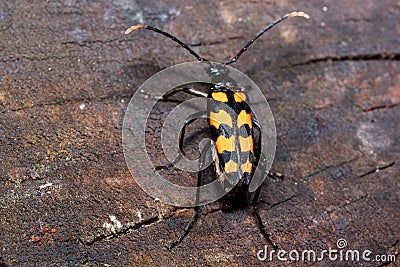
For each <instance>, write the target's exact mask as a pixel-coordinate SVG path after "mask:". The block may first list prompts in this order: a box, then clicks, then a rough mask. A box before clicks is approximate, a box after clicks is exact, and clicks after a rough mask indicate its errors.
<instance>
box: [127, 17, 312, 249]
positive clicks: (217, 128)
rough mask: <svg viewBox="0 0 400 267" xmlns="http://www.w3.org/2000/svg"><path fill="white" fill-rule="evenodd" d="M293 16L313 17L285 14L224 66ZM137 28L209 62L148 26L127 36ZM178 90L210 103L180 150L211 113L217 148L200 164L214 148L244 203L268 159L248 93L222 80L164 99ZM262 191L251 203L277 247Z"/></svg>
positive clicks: (189, 120) (219, 164)
mask: <svg viewBox="0 0 400 267" xmlns="http://www.w3.org/2000/svg"><path fill="white" fill-rule="evenodd" d="M291 17H304V18H306V19H309V18H310V16H309V15H308V14H306V13H304V12H291V13H289V14H286V15H284V16H283V17H281V18H279V19H277V20H275V21H274V22H272V23H270V24H268V25H267V26H266V27H265V28H263V29H262V30H261V31H259V32H258V33H257V34H256V35H255V36H254V37H253V38H252V39H251V40H249V41H248V42H247V43H246V44H245V45H244V46H243V47H242V48H241V49H240V51H239V52H238V53H237V54H236V55H235V56H234V57H232V58H230V59H228V60H227V61H225V63H224V65H229V64H231V63H234V62H236V61H237V60H238V59H239V57H240V56H241V55H242V54H243V53H244V52H245V51H246V50H247V49H248V48H249V47H250V46H251V45H252V44H253V43H254V42H255V41H256V40H257V39H258V38H260V37H261V36H262V35H263V34H264V33H265V32H266V31H268V30H269V29H271V28H272V27H274V26H275V25H277V24H278V23H280V22H282V21H284V20H285V19H287V18H291ZM137 29H146V30H151V31H154V32H157V33H159V34H162V35H164V36H165V37H167V38H169V39H172V40H173V41H174V42H176V43H178V44H179V45H180V46H182V47H183V48H184V49H186V50H187V51H189V53H190V54H192V55H193V56H195V57H196V58H197V60H199V61H208V60H207V59H205V58H203V57H201V56H199V55H198V54H197V53H196V52H194V51H193V50H192V49H191V48H190V47H189V46H188V45H187V44H185V43H184V42H182V41H181V40H179V39H178V38H177V37H175V36H173V35H171V34H169V33H167V32H165V31H163V30H160V29H158V28H154V27H152V26H149V25H144V24H137V25H134V26H131V27H130V28H128V29H127V30H126V31H125V34H129V33H130V32H132V31H135V30H137ZM218 71H222V72H223V70H218ZM222 77H223V75H222ZM178 91H183V92H185V93H188V94H191V95H194V96H200V97H207V98H208V99H209V101H208V104H207V111H200V112H198V113H195V114H193V115H192V116H189V117H188V118H187V119H186V121H185V124H184V126H183V128H182V130H181V132H180V138H179V149H180V151H182V146H183V140H184V135H185V129H186V126H187V125H189V124H191V123H192V122H193V121H195V120H196V118H198V117H200V116H202V115H205V114H206V113H208V118H209V119H208V122H209V128H210V132H211V139H212V140H213V141H214V146H211V144H208V146H205V147H204V148H203V149H202V151H201V156H200V160H199V165H200V167H201V165H202V164H204V160H205V159H204V155H205V154H206V152H207V150H208V149H210V148H211V149H212V152H213V156H214V165H215V169H216V172H217V174H220V173H221V170H223V173H224V174H228V175H230V176H231V177H232V176H234V177H236V179H238V181H239V182H238V183H237V185H236V186H235V190H232V191H234V192H233V194H234V195H236V196H237V195H238V196H239V197H240V199H239V202H240V201H243V196H242V195H243V194H247V192H248V188H249V185H250V182H251V179H252V177H253V174H254V171H255V167H256V166H257V164H262V163H263V162H262V161H263V159H265V158H264V157H263V155H262V154H261V126H260V125H259V124H258V123H257V121H256V120H255V119H254V118H253V117H252V114H251V110H250V107H249V105H248V104H247V103H246V102H245V101H247V95H246V93H245V92H244V90H243V88H237V87H234V86H232V84H228V83H227V82H226V81H223V79H222V80H221V79H220V80H218V81H216V82H215V83H213V84H211V86H210V89H209V92H208V93H204V92H202V91H199V90H196V89H194V88H176V89H174V90H171V91H170V92H168V93H167V94H166V95H164V96H163V97H162V98H165V97H166V96H167V95H168V96H169V95H171V94H173V93H176V92H178ZM253 128H257V129H258V131H260V135H259V140H258V145H257V146H255V143H254V140H253V134H254V132H253ZM180 157H181V154H178V155H177V156H176V157H175V158H174V159H173V160H172V161H171V162H170V163H168V164H166V165H165V166H159V167H156V170H161V169H167V168H169V167H171V166H173V165H174V163H175V162H177V161H178V160H179V158H180ZM266 175H270V176H278V177H280V176H282V174H275V175H274V174H272V173H271V172H267V173H266ZM201 179H202V178H201V171H199V172H198V177H197V186H198V187H199V186H200V185H201V183H202V182H201ZM228 180H229V179H228ZM224 182H226V181H224ZM228 183H229V181H228ZM260 191H261V185H260V186H259V187H258V188H257V190H256V191H255V193H254V196H253V199H252V201H251V204H252V207H253V211H254V214H255V216H256V219H257V222H258V225H259V228H260V230H261V232H262V234H263V235H264V237H265V238H266V239H267V240H268V241H269V242H270V243H271V244H272V245H273V246H274V247H275V248H276V245H275V243H274V242H273V241H272V240H270V238H269V234H268V233H267V232H266V230H265V229H264V225H263V223H262V220H261V217H260V215H259V214H258V212H257V210H256V204H257V201H258V198H259V195H260ZM197 192H198V191H197ZM230 194H232V192H230ZM232 200H234V198H232V199H229V198H228V202H229V201H232ZM196 203H198V195H197V196H196ZM198 212H199V206H198V205H197V206H196V207H195V208H194V213H193V215H192V217H191V218H190V220H189V222H188V223H187V225H186V227H185V229H184V230H183V232H182V234H181V235H180V236H179V238H178V239H177V240H176V241H175V242H173V243H171V244H170V246H169V247H168V248H169V249H172V248H173V247H174V246H176V245H178V244H179V243H180V242H181V241H182V240H183V238H184V237H185V236H186V235H187V234H188V232H189V230H190V228H191V226H192V224H193V223H194V221H195V218H196V216H197V214H198Z"/></svg>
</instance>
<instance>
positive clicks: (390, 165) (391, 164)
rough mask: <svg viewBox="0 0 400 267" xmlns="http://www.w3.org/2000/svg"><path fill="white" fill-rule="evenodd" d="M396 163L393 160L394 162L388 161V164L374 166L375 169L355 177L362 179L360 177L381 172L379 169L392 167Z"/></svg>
mask: <svg viewBox="0 0 400 267" xmlns="http://www.w3.org/2000/svg"><path fill="white" fill-rule="evenodd" d="M395 164H396V162H395V161H393V162H390V163H388V164H386V165H383V166H378V167H376V168H374V169H372V170H370V171H367V172H365V173H363V174H360V175H358V176H357V177H356V178H355V179H360V178H363V177H365V176H368V175H370V174H373V173H376V172H379V171H381V170H384V169H387V168H390V167H392V166H393V165H395Z"/></svg>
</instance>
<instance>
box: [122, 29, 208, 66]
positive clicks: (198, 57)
mask: <svg viewBox="0 0 400 267" xmlns="http://www.w3.org/2000/svg"><path fill="white" fill-rule="evenodd" d="M137 29H146V30H151V31H153V32H157V33H160V34H162V35H164V36H165V37H168V38H169V39H171V40H172V41H174V42H176V43H178V44H179V45H180V46H182V47H183V48H185V49H186V50H187V51H189V52H190V54H192V55H193V56H195V57H196V58H197V60H199V61H208V60H207V59H205V58H202V57H201V56H199V55H198V54H197V53H196V52H194V51H193V50H192V49H191V48H190V47H189V46H188V45H187V44H185V43H184V42H182V41H181V40H179V39H178V38H176V37H175V36H173V35H171V34H169V33H168V32H165V31H163V30H160V29H158V28H154V27H152V26H149V25H145V24H137V25H133V26H131V27H129V28H128V29H127V30H126V31H125V34H129V33H131V32H133V31H135V30H137Z"/></svg>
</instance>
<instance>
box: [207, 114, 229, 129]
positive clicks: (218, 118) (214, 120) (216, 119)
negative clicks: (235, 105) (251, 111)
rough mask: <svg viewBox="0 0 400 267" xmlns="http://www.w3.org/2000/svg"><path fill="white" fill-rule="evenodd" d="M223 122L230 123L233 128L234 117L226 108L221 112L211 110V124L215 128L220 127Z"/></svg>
mask: <svg viewBox="0 0 400 267" xmlns="http://www.w3.org/2000/svg"><path fill="white" fill-rule="evenodd" d="M221 123H224V124H227V125H229V126H230V127H231V128H233V123H232V118H231V116H230V115H229V114H228V112H226V111H225V110H220V111H219V112H217V113H215V112H212V111H211V112H210V126H211V125H213V126H214V127H215V128H217V129H219V125H220V124H221Z"/></svg>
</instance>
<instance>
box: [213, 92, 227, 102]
mask: <svg viewBox="0 0 400 267" xmlns="http://www.w3.org/2000/svg"><path fill="white" fill-rule="evenodd" d="M211 97H212V98H213V99H214V100H217V101H220V102H228V96H227V95H226V94H225V93H224V92H214V93H212V94H211Z"/></svg>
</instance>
